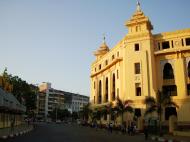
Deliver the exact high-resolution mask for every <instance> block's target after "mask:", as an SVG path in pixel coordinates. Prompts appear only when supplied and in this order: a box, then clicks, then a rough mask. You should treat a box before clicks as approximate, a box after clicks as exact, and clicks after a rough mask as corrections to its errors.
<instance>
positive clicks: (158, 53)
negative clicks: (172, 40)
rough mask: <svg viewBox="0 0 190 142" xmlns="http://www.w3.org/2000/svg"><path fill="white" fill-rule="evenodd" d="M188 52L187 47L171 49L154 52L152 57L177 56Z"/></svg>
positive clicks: (189, 49)
mask: <svg viewBox="0 0 190 142" xmlns="http://www.w3.org/2000/svg"><path fill="white" fill-rule="evenodd" d="M189 51H190V48H189V47H183V48H171V49H163V50H160V51H156V52H154V55H155V56H159V55H169V54H179V53H182V52H189Z"/></svg>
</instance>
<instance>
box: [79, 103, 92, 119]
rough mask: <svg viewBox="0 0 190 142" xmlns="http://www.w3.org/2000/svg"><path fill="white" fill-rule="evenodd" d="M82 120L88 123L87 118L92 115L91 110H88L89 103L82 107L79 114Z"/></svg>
mask: <svg viewBox="0 0 190 142" xmlns="http://www.w3.org/2000/svg"><path fill="white" fill-rule="evenodd" d="M80 114H81V116H82V118H83V120H85V121H88V118H89V116H91V114H92V110H91V109H90V103H88V104H86V105H84V106H83V108H82V110H81V112H80Z"/></svg>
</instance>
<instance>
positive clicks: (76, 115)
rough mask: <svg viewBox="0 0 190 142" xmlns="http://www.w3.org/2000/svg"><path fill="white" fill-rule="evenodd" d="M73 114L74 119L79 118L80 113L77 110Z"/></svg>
mask: <svg viewBox="0 0 190 142" xmlns="http://www.w3.org/2000/svg"><path fill="white" fill-rule="evenodd" d="M71 116H72V119H73V120H76V119H78V118H79V116H78V113H77V112H75V111H74V112H73V113H72V115H71Z"/></svg>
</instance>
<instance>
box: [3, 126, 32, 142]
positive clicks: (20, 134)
mask: <svg viewBox="0 0 190 142" xmlns="http://www.w3.org/2000/svg"><path fill="white" fill-rule="evenodd" d="M33 129H34V128H28V129H26V130H23V131H20V132H16V133H14V134H9V135H4V136H1V137H0V139H4V140H5V139H8V138H13V137H15V136H16V137H17V136H22V135H23V134H26V133H28V132H30V131H32V130H33Z"/></svg>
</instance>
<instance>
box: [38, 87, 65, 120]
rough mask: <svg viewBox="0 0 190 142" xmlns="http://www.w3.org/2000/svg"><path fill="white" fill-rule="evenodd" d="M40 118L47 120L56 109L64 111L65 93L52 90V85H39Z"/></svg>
mask: <svg viewBox="0 0 190 142" xmlns="http://www.w3.org/2000/svg"><path fill="white" fill-rule="evenodd" d="M39 91H40V92H39V94H38V101H37V102H38V105H37V106H38V117H41V118H45V120H47V118H48V116H49V114H50V112H52V111H53V110H54V109H55V108H59V109H64V92H63V91H60V90H56V89H53V88H51V83H42V84H41V85H39Z"/></svg>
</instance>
